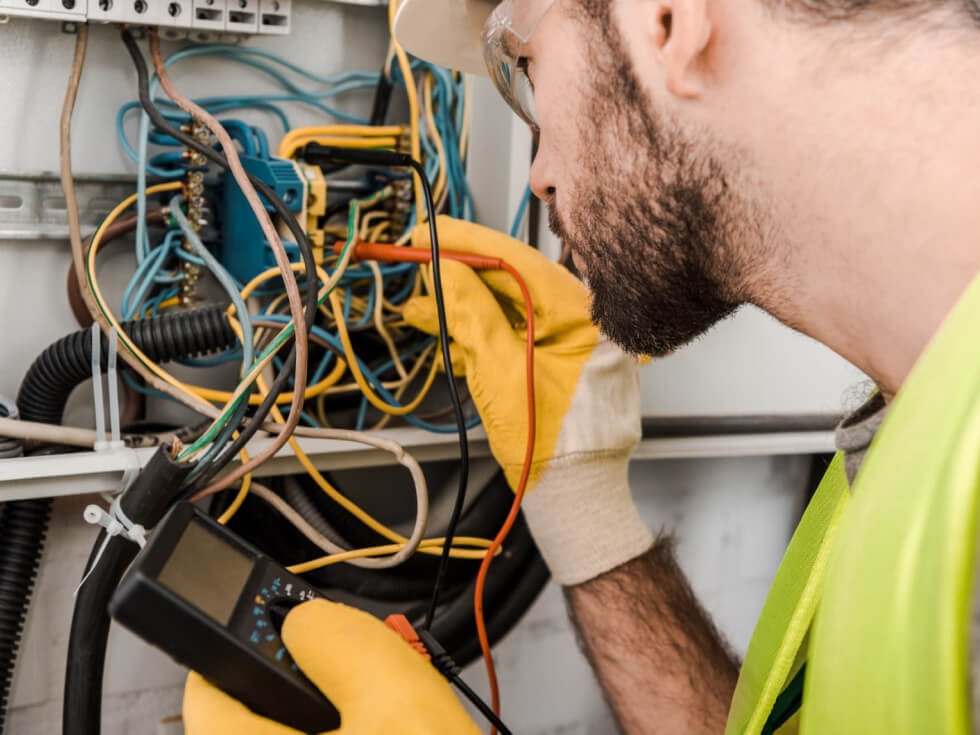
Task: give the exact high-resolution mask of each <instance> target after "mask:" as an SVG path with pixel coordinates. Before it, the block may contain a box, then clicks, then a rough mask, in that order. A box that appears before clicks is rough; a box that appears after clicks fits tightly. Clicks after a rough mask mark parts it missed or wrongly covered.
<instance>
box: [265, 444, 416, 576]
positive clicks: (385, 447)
mask: <svg viewBox="0 0 980 735" xmlns="http://www.w3.org/2000/svg"><path fill="white" fill-rule="evenodd" d="M294 433H296V434H299V435H302V436H309V437H314V438H317V439H334V440H339V441H349V442H355V443H357V444H365V445H367V446H370V447H374V448H375V449H380V450H381V451H383V452H387V453H389V454H391V455H392V456H393V457H394V458H395V461H396V462H398V464H400V465H401V466H402V467H404V468H405V469H407V470H408V472H409V474H410V475H411V477H412V483H413V484H414V486H415V503H416V514H415V525H414V527H413V528H412V533H411V535H410V536H409V537H408V539H407V541H406V542H405V546H404V547H403V548H401V549H400V550H399V551H398V552H397V553H396V554H393V555H392V556H390V557H385V558H382V559H357V560H351V561H349V562H348V563H349V564H354V565H355V566H359V567H364V568H366V569H388V568H390V567H394V566H397V565H399V564H401V563H402V562H404V561H405V560H406V559H408V558H409V557H411V556H412V555H413V554H414V553H415V552H416V551H417V550H418V547H419V544H420V543H422V539H423V538H425V531H426V527H427V526H428V523H429V486H428V483H426V480H425V473H424V472H422V466H421V465H420V464H419V463H418V460H416V459H415V457H413V456H412V455H411V454H409V453H408V452H406V451H405V448H404V447H403V446H402V445H401V444H399V443H398V442H395V441H392V440H390V439H385V438H384V437H380V436H376V435H374V434H368V433H366V432H362V431H350V430H347V429H313V428H309V427H305V426H304V427H297V429H296V431H295V432H294ZM273 495H274V494H273ZM260 497H262V499H263V500H266V499H267V498H265V497H264V496H262V495H260ZM275 498H276V500H277V501H281V502H282V503H283V504H284V505H286V507H287V508H289V510H290V511H293V512H294V513H295V510H294V509H293V507H292V506H290V505H289V504H288V503H286V502H285V501H283V500H282V499H281V498H279V496H277V495H276V496H275ZM269 502H270V504H271V503H272V501H269ZM276 509H277V510H279V507H278V506H276ZM283 515H284V516H286V513H283ZM297 515H298V514H297ZM286 517H287V520H290V521H291V520H292V519H291V518H289V517H288V516H286ZM304 523H305V521H304ZM294 525H295V524H294ZM306 525H307V528H308V529H309V530H311V531H313V533H314V534H316V535H317V536H318V537H320V539H322V540H323V541H325V542H326V543H327V544H330V547H332V548H334V549H335V550H333V551H331V550H330V549H329V548H326V547H325V546H322V545H321V544H320V543H319V542H318V541H316V540H314V539H313V538H311V537H310V536H307V534H306V531H305V530H304V529H303V528H300V527H299V526H298V525H297V528H298V529H299V530H300V532H301V533H303V535H304V536H307V538H309V539H310V540H311V541H313V543H315V544H316V545H317V546H319V547H320V548H322V549H324V550H325V551H328V553H338V552H339V551H346V549H342V548H340V547H339V546H336V544H333V542H331V541H330V540H329V539H326V538H325V537H323V536H322V535H321V534H319V533H318V532H317V531H316V529H313V528H312V527H311V526H309V525H308V524H306Z"/></svg>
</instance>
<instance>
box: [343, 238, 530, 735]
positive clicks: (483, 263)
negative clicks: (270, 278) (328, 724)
mask: <svg viewBox="0 0 980 735" xmlns="http://www.w3.org/2000/svg"><path fill="white" fill-rule="evenodd" d="M351 257H352V259H354V260H381V261H388V262H392V261H394V262H414V263H428V262H431V259H432V254H431V252H428V251H426V250H421V249H414V248H406V247H400V246H397V245H390V244H387V243H368V242H363V241H362V242H358V243H357V244H356V245H355V246H354V250H353V252H352V255H351ZM440 257H442V258H445V259H446V260H457V261H460V262H462V263H465V264H466V265H469V266H470V267H472V268H477V269H481V270H503V271H506V272H507V273H509V274H510V276H511V278H513V279H514V280H515V281H516V282H517V286H518V288H519V289H520V290H521V296H522V297H523V299H524V310H525V312H526V317H525V321H526V326H527V351H526V357H527V359H526V372H527V446H526V448H525V450H524V464H523V466H522V467H521V476H520V479H519V480H518V482H517V488H516V489H515V491H514V502H513V503H512V504H511V506H510V511H509V512H508V514H507V518H506V519H504V523H503V525H502V526H501V527H500V530H499V531H498V532H497V535H496V537H495V538H494V539H493V542H492V543H491V544H490V546H489V547H488V548H487V553H486V556H484V557H483V561H482V562H481V564H480V571H479V572H478V573H477V575H476V586H475V589H474V593H473V617H474V619H475V620H476V634H477V637H478V638H479V640H480V650H481V651H482V652H483V662H484V664H485V665H486V667H487V678H488V679H489V682H490V693H491V696H492V698H493V699H492V704H493V711H494V714H496V715H497V716H498V717H499V716H500V687H499V685H498V683H497V669H496V667H495V666H494V663H493V652H492V651H491V650H490V639H489V637H488V636H487V625H486V620H485V619H484V615H483V592H484V589H485V587H486V583H487V573H488V572H489V571H490V564H491V563H492V562H493V557H494V555H495V554H496V553H497V551H498V550H499V549H500V547H501V546H502V545H503V543H504V540H505V539H506V538H507V536H508V534H509V533H510V531H511V529H512V528H513V526H514V523H516V522H517V516H518V515H519V514H520V512H521V502H522V501H523V500H524V493H525V492H526V491H527V483H528V478H529V477H530V475H531V466H532V464H533V461H534V437H535V434H536V433H537V427H536V424H537V413H536V411H535V406H534V302H533V301H532V299H531V292H530V291H529V290H528V287H527V283H526V282H525V281H524V278H523V277H522V276H521V274H520V272H518V270H517V269H516V268H514V267H513V266H512V265H510V264H509V263H507V262H505V261H503V260H501V259H500V258H493V257H486V256H482V255H472V254H470V253H459V252H453V251H451V250H442V251H440ZM490 735H497V728H496V727H493V726H492V725H491V727H490Z"/></svg>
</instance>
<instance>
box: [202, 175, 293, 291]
mask: <svg viewBox="0 0 980 735" xmlns="http://www.w3.org/2000/svg"><path fill="white" fill-rule="evenodd" d="M241 160H242V166H243V167H244V168H245V170H246V171H248V172H249V173H250V174H252V175H253V176H255V177H256V178H258V179H260V180H262V181H264V182H265V183H266V184H268V185H269V187H270V188H271V189H272V190H273V191H275V192H276V194H277V195H278V196H279V198H280V199H282V201H283V203H284V204H285V205H286V207H288V208H289V211H290V212H294V213H299V212H302V211H303V202H304V201H305V198H306V184H305V183H304V181H303V179H302V178H301V176H300V174H299V171H297V169H296V164H294V163H293V162H292V161H287V160H285V159H283V158H268V159H265V158H257V157H252V156H241ZM222 183H223V187H222V188H223V190H224V191H223V194H222V203H223V205H224V206H223V207H222V211H221V213H220V217H219V220H220V221H219V224H220V226H221V231H222V237H221V245H220V247H219V252H218V257H219V258H220V260H221V263H222V265H224V266H225V268H227V269H228V271H229V272H230V273H231V274H232V275H233V276H234V277H235V278H236V279H238V281H239V282H241V283H243V284H244V283H248V282H249V281H250V280H252V279H253V278H255V276H257V275H259V274H260V273H262V272H263V271H266V270H268V269H269V268H274V267H275V265H276V261H275V258H274V257H273V254H272V249H271V248H270V247H269V243H268V241H267V240H266V238H265V235H263V233H262V228H261V227H260V226H259V223H258V221H256V219H255V215H254V214H253V213H252V208H251V207H250V206H249V204H248V201H247V200H246V199H245V195H244V194H243V193H242V190H241V189H240V188H239V187H238V184H236V183H235V180H234V179H233V178H232V177H231V175H230V174H229V173H227V172H225V173H224V174H223V175H222ZM260 197H261V199H262V203H263V204H264V205H265V208H266V210H268V211H269V213H270V214H273V221H275V219H276V218H275V214H274V212H273V209H272V205H271V204H270V203H269V202H268V201H267V200H266V199H265V197H262V196H261V195H260ZM283 245H284V246H285V247H286V252H287V253H288V254H289V259H290V260H291V261H293V262H299V260H300V255H299V248H298V247H297V246H296V243H295V242H291V241H290V242H287V240H286V238H283Z"/></svg>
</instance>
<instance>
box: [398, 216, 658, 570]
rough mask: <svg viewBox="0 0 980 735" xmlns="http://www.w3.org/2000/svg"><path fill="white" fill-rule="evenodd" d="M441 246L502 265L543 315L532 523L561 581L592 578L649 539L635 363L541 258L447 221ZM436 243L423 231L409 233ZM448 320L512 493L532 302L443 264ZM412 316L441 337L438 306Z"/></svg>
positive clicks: (538, 338) (562, 273) (410, 311)
mask: <svg viewBox="0 0 980 735" xmlns="http://www.w3.org/2000/svg"><path fill="white" fill-rule="evenodd" d="M437 225H438V232H439V245H440V247H441V248H442V249H444V250H456V251H463V252H467V253H473V254H478V255H483V256H491V257H497V258H501V259H502V260H504V261H506V262H507V263H509V264H510V265H512V266H513V267H514V268H516V269H517V270H518V271H519V272H520V273H521V275H522V276H523V277H524V280H525V281H526V283H527V286H528V290H529V291H530V292H531V297H532V300H533V302H534V314H535V353H534V371H535V385H534V387H535V406H536V410H537V415H536V423H537V432H536V436H535V446H534V465H533V472H532V474H531V477H530V482H529V483H528V495H527V496H526V498H525V500H524V514H525V517H526V519H527V522H528V525H529V527H530V529H531V532H532V534H533V536H534V539H535V541H536V542H537V544H538V548H539V549H540V550H541V553H542V555H543V556H544V558H545V561H546V562H547V563H548V566H549V568H550V569H551V573H552V576H553V577H554V578H555V579H556V580H557V581H558V582H559V583H561V584H564V585H572V584H578V583H581V582H584V581H586V580H589V579H592V578H593V577H596V576H598V575H599V574H602V573H603V572H606V571H608V570H610V569H612V568H613V567H616V566H619V565H620V564H623V563H624V562H627V561H629V560H630V559H633V558H635V557H637V556H639V555H640V554H642V553H643V552H645V551H646V550H647V549H649V548H650V546H651V544H652V543H653V537H652V535H651V533H650V531H649V529H648V527H647V526H646V524H644V523H643V521H642V520H641V519H640V517H639V515H638V513H637V511H636V507H635V506H634V504H633V501H632V498H631V497H630V489H629V483H628V472H627V470H628V465H629V458H630V454H631V453H632V451H633V448H634V447H635V446H636V443H637V441H638V440H639V438H640V389H639V375H638V368H637V363H636V360H635V359H633V358H630V357H629V356H627V355H626V354H625V353H624V352H623V351H622V350H621V349H619V348H618V347H617V346H615V345H614V344H612V343H611V342H609V341H608V340H606V339H604V338H602V337H601V336H600V334H599V330H598V329H597V328H596V327H595V326H594V325H593V324H592V320H591V316H590V297H589V293H588V289H587V288H586V287H585V286H584V285H583V284H582V283H581V282H580V281H579V280H577V279H576V278H575V277H574V276H573V275H572V274H571V273H569V272H568V271H567V270H565V269H564V268H563V267H561V266H559V265H557V264H556V263H553V262H551V261H550V260H548V259H547V258H546V257H545V256H544V255H542V254H541V253H540V252H538V251H537V250H535V249H533V248H531V247H529V246H527V245H525V244H523V243H521V242H518V241H517V240H514V239H512V238H509V237H507V236H506V235H502V234H500V233H499V232H496V231H494V230H491V229H488V228H486V227H481V226H479V225H474V224H471V223H469V222H462V221H459V220H454V219H451V218H449V217H439V219H438V222H437ZM412 244H413V245H414V246H415V247H420V248H428V247H429V231H428V226H427V225H420V226H419V227H417V228H416V229H415V231H414V233H413V237H412ZM441 265H442V281H443V292H444V296H445V302H446V320H447V326H448V328H449V332H450V336H451V337H452V338H453V340H454V345H453V349H454V352H455V353H456V354H457V355H459V356H461V362H462V363H463V367H464V369H465V373H466V381H467V384H468V386H469V389H470V393H471V394H472V396H473V401H474V403H475V405H476V407H477V410H478V411H479V412H480V416H481V418H482V419H483V425H484V427H485V428H486V432H487V437H488V439H489V441H490V449H491V451H492V452H493V454H494V457H495V458H496V459H497V461H498V462H499V463H500V465H501V467H503V469H504V472H505V473H506V475H507V479H508V481H509V482H510V484H511V487H516V485H517V482H518V479H519V477H520V474H521V466H522V464H523V460H524V453H525V445H526V441H527V430H528V419H527V391H526V381H525V375H526V373H525V355H526V335H527V333H526V330H525V329H524V325H525V320H524V313H525V312H524V302H523V299H522V297H521V292H520V290H519V288H518V286H517V283H516V282H515V281H514V279H513V278H512V277H511V276H510V275H509V274H508V273H506V272H504V271H499V270H481V271H474V270H473V269H471V268H469V267H467V266H466V265H463V264H462V263H459V262H453V261H451V260H448V259H445V258H443V259H442V260H441ZM404 316H405V320H406V321H407V322H408V323H409V324H411V325H413V326H415V327H417V328H418V329H421V330H423V331H425V332H428V333H429V334H438V332H439V330H438V322H437V318H436V306H435V299H434V298H433V297H431V296H425V297H418V298H414V299H412V300H410V301H409V302H408V303H407V304H406V306H405V312H404Z"/></svg>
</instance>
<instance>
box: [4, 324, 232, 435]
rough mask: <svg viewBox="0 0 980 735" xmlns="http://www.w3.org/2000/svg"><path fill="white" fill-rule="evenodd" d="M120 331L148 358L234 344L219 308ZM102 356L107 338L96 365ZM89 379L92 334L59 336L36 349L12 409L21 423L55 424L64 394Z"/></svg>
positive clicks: (125, 326) (193, 354) (157, 359)
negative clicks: (32, 361) (16, 408)
mask: <svg viewBox="0 0 980 735" xmlns="http://www.w3.org/2000/svg"><path fill="white" fill-rule="evenodd" d="M122 328H123V331H125V332H126V334H127V335H129V338H130V339H132V340H133V342H134V343H135V344H136V346H137V347H139V348H140V350H142V351H143V352H144V353H146V356H147V357H149V358H150V359H151V360H153V361H154V362H169V361H171V360H176V359H178V358H185V357H196V356H199V355H203V354H206V353H208V352H215V351H219V350H225V349H228V348H230V347H232V346H234V345H235V343H236V338H235V333H234V332H233V331H232V330H231V327H230V326H228V322H227V320H226V319H225V317H224V313H223V311H222V309H221V307H218V306H207V307H204V308H202V309H195V310H194V311H184V312H178V313H174V314H163V315H161V316H156V317H152V318H150V319H138V320H135V321H131V322H125V323H124V324H123V325H122ZM107 360H108V347H107V340H106V339H105V337H104V336H103V341H102V369H103V370H105V368H106V361H107ZM91 377H92V335H91V333H90V332H89V330H87V329H83V330H80V331H78V332H74V333H72V334H69V335H67V336H66V337H62V338H61V339H59V340H58V341H57V342H55V343H54V344H52V345H51V346H50V347H48V348H47V349H46V350H45V351H44V352H42V353H41V354H40V355H39V356H38V357H37V359H36V360H34V363H33V364H32V365H31V367H30V368H29V369H28V370H27V375H25V376H24V380H23V382H22V383H21V384H20V392H19V393H18V394H17V407H18V408H19V409H20V414H21V418H23V419H24V421H40V422H42V423H45V424H60V423H61V414H62V412H63V411H64V409H65V403H66V402H67V401H68V396H70V395H71V392H72V391H73V390H74V389H75V388H76V387H77V386H78V385H80V384H81V383H84V382H85V381H86V380H87V379H89V378H91Z"/></svg>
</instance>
